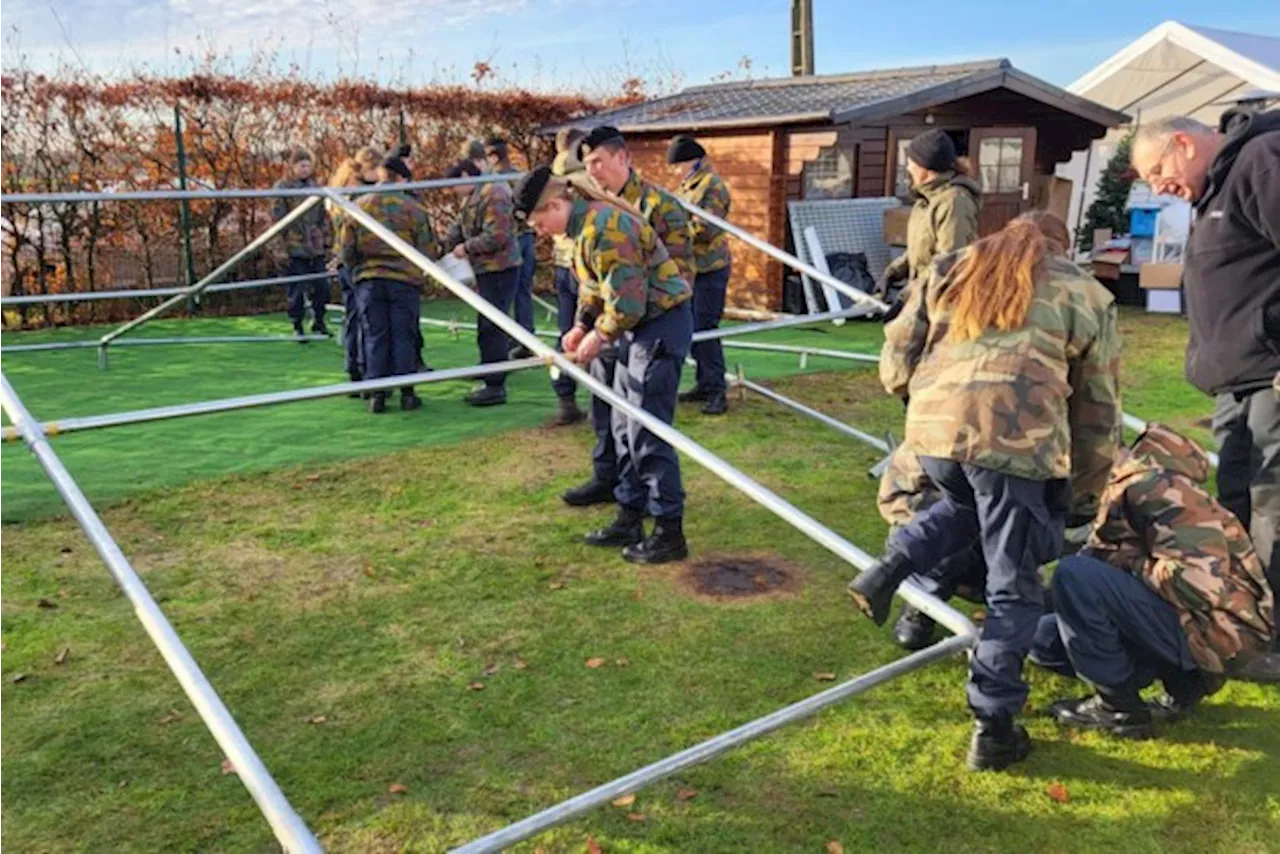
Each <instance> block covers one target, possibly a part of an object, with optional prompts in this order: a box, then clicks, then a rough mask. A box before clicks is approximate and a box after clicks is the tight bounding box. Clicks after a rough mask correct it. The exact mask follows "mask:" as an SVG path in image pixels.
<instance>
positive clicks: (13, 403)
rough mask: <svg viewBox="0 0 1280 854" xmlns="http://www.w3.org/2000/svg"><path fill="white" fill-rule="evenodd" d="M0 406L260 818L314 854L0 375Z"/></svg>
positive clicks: (285, 840)
mask: <svg viewBox="0 0 1280 854" xmlns="http://www.w3.org/2000/svg"><path fill="white" fill-rule="evenodd" d="M0 406H3V408H4V412H5V414H7V415H8V416H9V420H11V421H12V422H13V424H14V428H15V429H16V430H17V431H18V432H19V433H21V435H22V438H23V439H24V440H26V443H27V446H28V447H29V448H30V450H31V453H32V454H34V455H35V457H36V460H37V461H38V462H39V463H40V466H41V468H43V469H44V471H45V474H47V475H48V476H49V479H50V480H51V481H53V485H54V487H55V488H56V489H57V490H58V493H59V494H60V495H61V496H62V500H63V501H64V502H66V505H67V507H68V509H70V510H71V513H72V515H73V516H75V518H76V521H77V522H79V523H80V527H81V528H82V529H83V530H84V533H85V536H87V537H88V538H89V541H90V542H91V543H93V547H94V549H96V550H97V552H98V555H99V556H100V557H101V558H102V560H103V562H104V563H105V564H106V565H107V569H108V570H109V571H110V572H111V575H112V577H113V578H114V579H115V581H116V584H118V585H119V586H120V589H121V590H122V591H123V592H124V594H125V596H127V597H128V599H129V602H130V603H131V604H132V605H133V608H134V613H135V614H137V617H138V620H139V621H140V622H141V623H142V627H143V629H145V630H146V632H147V635H148V636H149V637H150V638H151V642H152V643H154V644H155V646H156V649H158V650H159V651H160V655H161V656H163V657H164V661H165V664H167V665H168V667H169V670H170V671H171V672H172V673H173V675H174V676H175V677H176V678H177V680H178V684H179V685H181V686H182V690H183V692H185V693H186V695H187V698H188V699H190V700H191V703H192V705H194V706H195V707H196V711H197V712H198V713H199V715H200V719H201V720H202V721H203V722H204V725H205V726H206V727H207V728H208V729H209V732H210V734H211V735H212V736H213V737H214V740H215V741H217V743H218V746H219V747H220V748H222V751H223V753H224V754H225V755H226V757H227V758H228V759H230V760H231V764H232V765H233V766H234V767H235V770H236V775H237V776H238V777H239V778H240V782H242V783H243V784H244V787H245V788H246V789H248V790H249V794H250V796H251V797H252V798H253V800H254V801H255V802H256V803H257V804H258V809H260V810H261V811H262V815H263V817H265V818H266V820H267V823H268V824H270V825H271V830H272V831H273V832H274V833H275V836H276V839H277V840H279V842H280V844H281V845H282V846H283V847H284V850H285V851H287V852H290V854H313V852H315V854H319V852H320V851H321V848H320V844H319V843H318V842H317V841H316V838H315V837H314V836H313V835H312V834H311V831H310V830H308V829H307V826H306V824H305V823H304V822H303V821H302V818H301V817H300V816H299V815H298V814H297V812H295V811H294V809H293V807H292V806H291V805H290V804H289V801H288V800H287V799H286V798H285V796H284V793H283V792H282V791H281V790H280V787H279V786H278V785H276V781H275V780H274V779H272V777H271V773H270V772H269V771H267V767H266V766H265V765H264V764H263V763H262V760H261V759H259V758H258V754H257V753H255V752H254V750H253V747H252V746H251V745H250V744H249V741H248V739H246V738H245V736H244V733H243V732H241V730H240V727H239V726H238V725H237V724H236V722H235V718H233V717H232V716H231V712H230V711H229V710H228V709H227V707H226V705H224V704H223V702H222V699H221V698H220V697H219V696H218V693H217V692H216V691H215V690H214V689H213V685H211V684H210V683H209V680H208V679H207V678H206V677H205V675H204V673H203V672H201V670H200V666H199V665H198V664H196V661H195V659H194V658H192V657H191V653H190V652H189V651H188V650H187V648H186V646H184V645H183V643H182V639H181V638H179V637H178V633H177V632H175V631H174V629H173V626H172V625H171V624H170V623H169V621H168V619H167V618H166V617H165V615H164V612H163V611H161V610H160V606H159V605H157V604H156V601H155V599H153V598H152V596H151V593H150V592H149V591H148V590H147V587H146V585H145V584H143V582H142V579H141V578H140V577H139V576H138V573H137V572H135V571H134V569H133V566H132V565H130V563H129V559H128V558H126V557H125V556H124V553H123V552H122V551H121V550H120V546H119V545H118V544H117V543H116V541H115V540H114V539H113V538H112V536H111V533H110V532H109V531H108V530H107V528H106V526H105V525H104V524H103V522H102V519H101V518H100V517H99V516H98V514H97V512H96V511H95V510H94V509H93V506H92V505H91V504H90V503H89V500H88V499H87V498H86V497H85V495H84V493H83V492H82V491H81V490H80V487H79V485H78V484H77V483H76V482H75V479H74V478H72V476H71V473H70V472H69V471H67V469H66V466H64V465H63V464H62V460H61V459H59V458H58V455H57V453H55V452H54V450H53V446H52V445H50V444H49V440H48V438H47V437H46V436H45V433H44V430H43V429H41V426H40V423H39V422H38V421H36V420H35V419H34V418H33V417H32V416H31V413H30V412H28V411H27V408H26V406H24V405H23V403H22V400H21V399H20V398H19V397H18V395H17V393H16V392H14V390H13V386H11V385H10V384H9V378H8V377H5V376H3V375H0Z"/></svg>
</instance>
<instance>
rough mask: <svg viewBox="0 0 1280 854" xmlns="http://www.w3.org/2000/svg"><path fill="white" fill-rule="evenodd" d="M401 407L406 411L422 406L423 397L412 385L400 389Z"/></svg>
mask: <svg viewBox="0 0 1280 854" xmlns="http://www.w3.org/2000/svg"><path fill="white" fill-rule="evenodd" d="M400 408H401V409H403V410H404V411H405V412H410V411H412V410H414V409H421V408H422V398H420V397H418V393H417V392H416V391H414V390H413V388H412V387H409V388H402V389H400Z"/></svg>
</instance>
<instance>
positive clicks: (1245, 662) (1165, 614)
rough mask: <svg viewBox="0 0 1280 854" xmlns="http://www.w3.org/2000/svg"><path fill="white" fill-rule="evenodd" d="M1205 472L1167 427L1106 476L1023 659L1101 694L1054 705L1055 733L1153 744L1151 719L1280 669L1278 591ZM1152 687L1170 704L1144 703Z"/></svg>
mask: <svg viewBox="0 0 1280 854" xmlns="http://www.w3.org/2000/svg"><path fill="white" fill-rule="evenodd" d="M1209 470H1210V465H1209V458H1208V457H1207V456H1206V455H1205V453H1204V451H1202V450H1201V449H1200V448H1199V446H1197V445H1196V444H1195V443H1194V442H1192V441H1191V440H1189V439H1187V438H1185V437H1183V436H1181V435H1179V434H1177V433H1175V432H1174V431H1173V430H1170V429H1169V428H1168V427H1164V426H1162V425H1159V424H1152V425H1150V426H1148V427H1147V429H1146V431H1145V432H1144V433H1143V434H1142V435H1141V436H1139V437H1138V440H1137V441H1136V442H1134V444H1133V448H1132V451H1130V452H1129V453H1128V454H1127V455H1125V457H1124V458H1122V459H1121V461H1120V462H1119V463H1118V464H1117V465H1116V467H1115V468H1114V469H1113V470H1112V472H1111V479H1110V482H1109V483H1108V484H1107V488H1106V490H1105V491H1104V492H1103V495H1102V505H1101V507H1100V508H1099V510H1098V516H1097V518H1096V520H1095V521H1094V526H1093V530H1092V531H1091V533H1090V535H1089V539H1088V541H1087V542H1086V543H1085V546H1084V548H1083V549H1082V550H1081V551H1080V554H1078V555H1074V556H1072V557H1068V558H1064V559H1063V560H1062V562H1061V563H1060V564H1058V568H1057V570H1056V571H1055V572H1054V575H1053V580H1052V582H1051V589H1052V591H1053V601H1054V605H1055V608H1056V613H1053V614H1046V615H1045V616H1044V617H1042V618H1041V619H1040V625H1039V627H1038V628H1037V630H1036V640H1035V645H1034V646H1033V648H1032V651H1031V655H1030V656H1029V658H1030V659H1031V661H1033V662H1034V663H1036V664H1038V665H1040V666H1041V667H1045V668H1047V669H1049V670H1053V671H1055V672H1057V673H1061V674H1062V675H1064V676H1068V677H1075V676H1079V677H1081V678H1083V679H1085V680H1086V681H1087V682H1089V684H1090V685H1091V686H1093V688H1094V691H1095V693H1094V694H1093V695H1092V696H1090V697H1088V698H1085V699H1082V700H1060V701H1058V702H1056V703H1054V704H1053V705H1052V706H1050V708H1049V713H1050V714H1051V715H1053V716H1054V717H1055V718H1057V720H1058V721H1059V722H1060V723H1062V724H1065V725H1067V726H1073V727H1085V728H1088V729H1098V730H1103V731H1105V732H1108V733H1111V734H1112V735H1117V736H1121V737H1126V738H1148V737H1150V736H1151V735H1152V734H1153V733H1154V728H1153V723H1152V721H1153V713H1154V717H1158V718H1162V719H1165V720H1172V719H1176V718H1178V717H1181V716H1182V715H1184V714H1185V713H1186V712H1187V711H1189V710H1190V709H1191V708H1192V707H1193V706H1195V705H1196V704H1197V703H1198V702H1199V701H1200V700H1201V699H1202V698H1203V697H1205V696H1206V695H1208V694H1210V693H1212V692H1214V691H1216V690H1217V689H1218V688H1219V687H1220V686H1221V685H1222V682H1223V680H1224V678H1225V677H1230V676H1239V675H1245V674H1247V673H1248V670H1249V669H1250V667H1251V666H1252V665H1256V664H1259V663H1262V661H1263V660H1264V659H1267V658H1272V659H1274V656H1269V655H1268V654H1267V649H1268V645H1269V644H1270V642H1271V637H1272V634H1273V633H1274V632H1275V610H1274V609H1275V600H1274V598H1273V593H1272V590H1271V588H1270V586H1269V585H1268V584H1267V578H1266V574H1265V573H1264V571H1263V566H1262V561H1261V560H1260V559H1259V558H1258V553H1257V552H1256V551H1255V550H1254V548H1253V543H1252V542H1250V540H1249V535H1248V533H1247V532H1246V531H1245V529H1244V525H1243V524H1241V522H1240V520H1239V519H1237V518H1236V517H1235V515H1234V514H1233V513H1231V512H1230V511H1228V510H1227V509H1226V508H1225V507H1224V506H1223V505H1222V504H1220V503H1219V502H1218V501H1217V499H1215V498H1213V496H1211V495H1210V494H1209V493H1208V492H1207V491H1206V490H1205V488H1204V483H1205V481H1206V480H1207V479H1208V477H1209ZM1271 670H1272V671H1273V676H1272V679H1274V678H1275V675H1274V671H1275V670H1276V667H1275V662H1274V660H1273V661H1272V662H1271ZM1156 679H1159V680H1160V681H1161V682H1162V683H1163V685H1164V689H1165V694H1164V695H1163V696H1162V697H1160V698H1158V699H1157V700H1156V701H1154V702H1153V703H1152V704H1150V705H1148V704H1147V703H1145V702H1143V700H1142V698H1141V697H1140V696H1138V692H1139V691H1140V690H1142V689H1143V688H1145V687H1147V686H1148V685H1149V684H1151V683H1152V682H1153V681H1155V680H1156Z"/></svg>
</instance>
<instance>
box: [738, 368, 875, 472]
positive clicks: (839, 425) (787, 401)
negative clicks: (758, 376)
mask: <svg viewBox="0 0 1280 854" xmlns="http://www.w3.org/2000/svg"><path fill="white" fill-rule="evenodd" d="M733 381H734V382H735V383H737V384H738V385H741V386H743V387H745V388H748V389H750V390H751V391H754V392H755V393H756V394H758V395H760V396H761V397H767V398H768V399H769V400H772V401H773V402H774V403H780V404H782V405H783V406H785V407H787V408H788V409H792V410H795V411H796V412H799V413H800V414H801V415H805V416H808V417H809V418H812V419H813V420H815V421H820V422H821V423H823V424H825V425H827V426H828V427H830V428H831V429H833V430H839V431H840V432H841V433H844V434H845V435H846V436H852V437H853V438H855V439H857V440H858V441H859V442H863V443H865V444H867V445H870V446H871V447H873V448H875V449H876V450H877V451H880V452H881V453H885V454H887V453H889V452H890V451H891V450H893V449H892V448H890V447H889V443H888V442H886V441H885V440H884V439H879V438H877V437H875V436H872V435H871V434H870V433H864V432H863V431H861V430H859V429H858V428H857V427H852V426H850V425H848V424H845V423H844V422H843V421H838V420H836V419H835V418H832V417H831V416H830V415H827V414H826V413H825V412H819V411H818V410H816V409H814V408H812V407H809V406H805V405H804V404H803V403H801V402H800V401H798V400H792V399H791V398H789V397H784V396H783V395H781V394H778V393H777V392H776V391H774V390H773V389H771V388H769V387H767V386H762V385H760V383H756V382H752V381H751V380H749V379H746V378H743V377H734V378H733Z"/></svg>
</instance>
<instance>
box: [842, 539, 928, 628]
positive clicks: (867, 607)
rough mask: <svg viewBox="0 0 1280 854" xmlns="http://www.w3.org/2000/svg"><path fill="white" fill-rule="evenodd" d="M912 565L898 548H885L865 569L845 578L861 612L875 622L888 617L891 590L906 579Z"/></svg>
mask: <svg viewBox="0 0 1280 854" xmlns="http://www.w3.org/2000/svg"><path fill="white" fill-rule="evenodd" d="M914 571H915V569H914V567H912V566H911V561H909V560H907V559H906V557H905V556H903V555H901V554H899V553H898V552H889V553H888V554H887V555H885V556H884V557H883V558H881V559H880V560H879V561H877V562H876V563H874V564H872V566H871V568H870V569H868V570H867V571H866V572H862V573H859V574H858V577H857V578H855V579H854V580H853V581H850V582H849V595H850V596H851V597H853V602H854V604H855V605H857V606H858V609H859V610H861V611H862V613H864V614H866V615H867V616H868V617H870V618H871V619H872V620H873V621H875V624H876V625H877V626H883V625H884V621H885V620H887V619H889V606H890V604H892V602H893V593H894V591H895V590H897V589H898V585H899V584H901V583H902V582H904V581H906V580H907V576H909V575H910V574H911V573H912V572H914Z"/></svg>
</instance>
